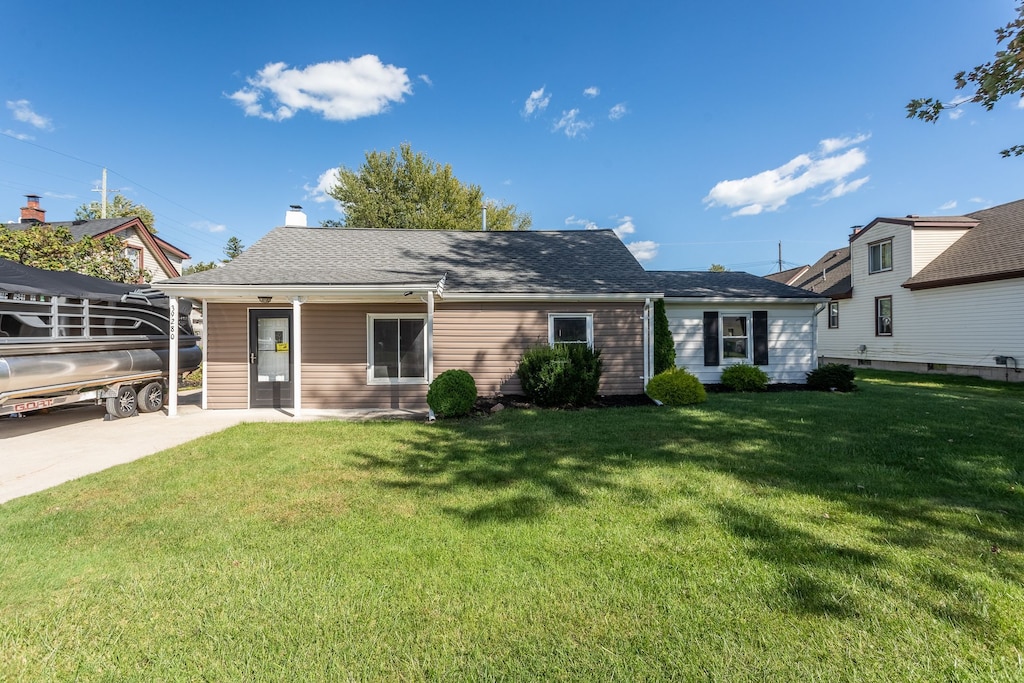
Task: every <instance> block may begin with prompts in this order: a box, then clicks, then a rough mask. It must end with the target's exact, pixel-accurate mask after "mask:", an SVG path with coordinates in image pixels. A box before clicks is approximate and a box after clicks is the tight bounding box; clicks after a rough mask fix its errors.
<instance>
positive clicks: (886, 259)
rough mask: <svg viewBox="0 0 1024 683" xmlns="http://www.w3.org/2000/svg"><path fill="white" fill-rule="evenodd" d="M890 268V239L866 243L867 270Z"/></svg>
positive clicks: (875, 271)
mask: <svg viewBox="0 0 1024 683" xmlns="http://www.w3.org/2000/svg"><path fill="white" fill-rule="evenodd" d="M886 270H892V240H885V241H884V242H876V243H875V244H869V245H868V272H869V273H881V272H884V271H886Z"/></svg>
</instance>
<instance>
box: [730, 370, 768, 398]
mask: <svg viewBox="0 0 1024 683" xmlns="http://www.w3.org/2000/svg"><path fill="white" fill-rule="evenodd" d="M722 384H724V385H725V386H727V387H729V388H730V389H732V390H733V391H767V390H768V375H767V374H765V372H764V370H762V369H761V368H759V367H756V366H754V365H746V364H743V365H730V366H729V367H727V368H726V369H725V370H722Z"/></svg>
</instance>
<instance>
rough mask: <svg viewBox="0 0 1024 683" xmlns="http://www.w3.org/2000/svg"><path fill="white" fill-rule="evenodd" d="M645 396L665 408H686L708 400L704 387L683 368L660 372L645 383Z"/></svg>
mask: <svg viewBox="0 0 1024 683" xmlns="http://www.w3.org/2000/svg"><path fill="white" fill-rule="evenodd" d="M647 395H648V396H650V397H651V398H653V399H654V400H655V401H661V402H662V403H664V404H665V405H667V406H688V405H692V404H694V403H703V402H704V401H706V400H708V394H707V392H706V391H704V385H703V384H701V383H700V380H699V379H697V378H696V377H694V376H693V375H691V374H690V373H689V372H687V371H686V370H685V369H684V368H672V369H671V370H666V371H665V372H660V373H658V374H657V375H655V376H654V377H652V378H651V381H649V382H648V383H647Z"/></svg>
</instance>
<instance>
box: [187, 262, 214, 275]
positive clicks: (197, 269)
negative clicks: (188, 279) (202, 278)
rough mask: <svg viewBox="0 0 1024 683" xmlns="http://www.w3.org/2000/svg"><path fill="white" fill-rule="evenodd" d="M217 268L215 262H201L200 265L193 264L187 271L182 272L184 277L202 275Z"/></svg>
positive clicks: (188, 266)
mask: <svg viewBox="0 0 1024 683" xmlns="http://www.w3.org/2000/svg"><path fill="white" fill-rule="evenodd" d="M216 267H217V263H216V262H215V261H200V262H199V263H193V264H190V265H187V266H185V269H184V270H183V271H181V274H182V275H191V274H192V273H201V272H203V271H204V270H213V269H214V268H216Z"/></svg>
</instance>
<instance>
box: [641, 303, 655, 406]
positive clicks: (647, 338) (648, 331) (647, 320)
mask: <svg viewBox="0 0 1024 683" xmlns="http://www.w3.org/2000/svg"><path fill="white" fill-rule="evenodd" d="M643 317H644V391H647V383H648V382H649V381H650V380H651V375H652V374H653V372H652V371H653V369H654V367H653V366H654V330H653V326H652V325H651V322H652V319H653V317H654V316H652V315H651V298H650V297H647V299H645V300H644V316H643Z"/></svg>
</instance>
